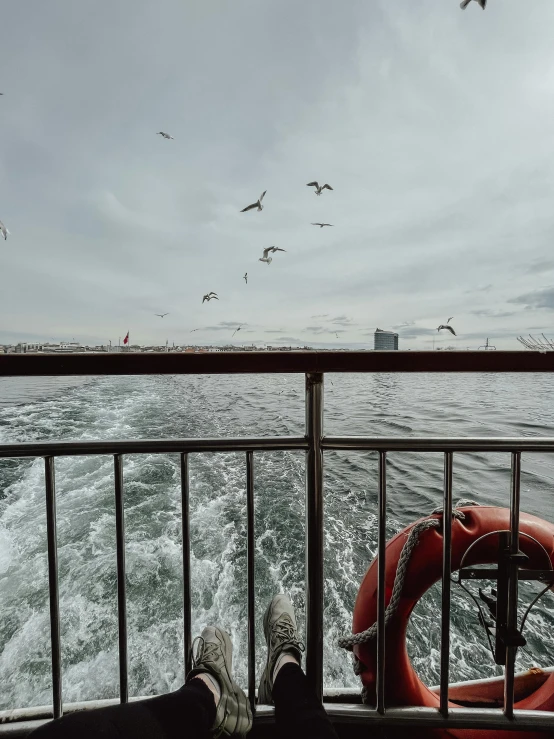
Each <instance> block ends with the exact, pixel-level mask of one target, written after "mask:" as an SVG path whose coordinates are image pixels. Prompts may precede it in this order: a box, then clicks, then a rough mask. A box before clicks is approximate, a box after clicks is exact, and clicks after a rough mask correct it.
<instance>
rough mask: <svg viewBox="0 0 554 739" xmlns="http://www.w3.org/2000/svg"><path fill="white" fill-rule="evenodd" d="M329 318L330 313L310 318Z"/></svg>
mask: <svg viewBox="0 0 554 739" xmlns="http://www.w3.org/2000/svg"><path fill="white" fill-rule="evenodd" d="M328 317H329V314H328V313H318V314H317V315H316V316H310V318H316V319H317V318H328Z"/></svg>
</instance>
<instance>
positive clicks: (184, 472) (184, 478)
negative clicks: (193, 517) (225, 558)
mask: <svg viewBox="0 0 554 739" xmlns="http://www.w3.org/2000/svg"><path fill="white" fill-rule="evenodd" d="M181 531H182V534H181V538H182V547H183V648H184V652H185V654H184V665H185V677H186V676H187V675H188V674H189V672H190V671H191V670H192V654H191V648H192V605H191V590H190V578H191V573H190V515H189V458H188V453H187V452H181Z"/></svg>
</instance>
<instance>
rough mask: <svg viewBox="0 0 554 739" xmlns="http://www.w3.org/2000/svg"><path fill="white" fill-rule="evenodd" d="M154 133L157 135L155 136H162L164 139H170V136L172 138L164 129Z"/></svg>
mask: <svg viewBox="0 0 554 739" xmlns="http://www.w3.org/2000/svg"><path fill="white" fill-rule="evenodd" d="M156 135H157V136H163V137H164V139H172V138H173V136H170V135H169V134H168V133H166V132H165V131H158V133H157V134H156Z"/></svg>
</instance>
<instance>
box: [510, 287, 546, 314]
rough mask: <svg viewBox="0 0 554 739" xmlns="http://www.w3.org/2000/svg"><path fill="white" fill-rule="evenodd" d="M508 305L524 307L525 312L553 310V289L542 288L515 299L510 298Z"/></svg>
mask: <svg viewBox="0 0 554 739" xmlns="http://www.w3.org/2000/svg"><path fill="white" fill-rule="evenodd" d="M508 303H518V304H521V305H524V306H525V308H526V309H527V310H532V309H540V308H546V309H547V310H554V287H544V288H542V289H540V290H533V291H532V292H529V293H525V294H524V295H519V296H518V297H517V298H511V299H510V300H508Z"/></svg>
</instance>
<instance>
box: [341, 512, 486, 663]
mask: <svg viewBox="0 0 554 739" xmlns="http://www.w3.org/2000/svg"><path fill="white" fill-rule="evenodd" d="M468 505H479V503H476V502H475V501H473V500H472V501H465V500H460V501H458V503H456V505H455V507H454V510H453V511H452V517H453V518H457V519H458V520H460V521H463V520H464V518H465V515H464V514H463V513H462V511H458V510H456V509H457V508H459V507H461V506H468ZM435 513H442V508H436V509H435V510H434V511H433V514H435ZM439 528H442V523H441V521H440V520H439V519H438V518H426V519H425V520H423V521H420V522H419V523H416V524H415V525H414V526H412V528H411V529H410V533H409V534H408V538H407V539H406V542H405V543H404V546H403V547H402V551H401V552H400V557H399V559H398V564H397V566H396V575H395V576H394V585H393V588H392V595H391V599H390V601H389V604H388V606H387V607H386V609H385V627H386V626H387V624H388V623H389V621H390V620H391V618H392V617H393V616H394V614H395V613H396V610H397V608H398V604H399V603H400V596H401V595H402V589H403V587H404V580H405V579H406V570H407V568H408V564H409V562H410V557H411V556H412V552H413V550H414V549H415V547H416V546H417V543H418V541H419V537H420V536H421V534H422V533H423V532H424V531H427V530H428V529H439ZM376 636H377V621H376V622H375V623H374V624H373V625H372V626H370V627H369V628H368V629H366V630H365V631H361V632H360V633H359V634H348V636H343V637H342V638H341V639H339V641H338V645H339V647H341V648H342V649H348V650H349V651H352V648H353V647H354V646H355V645H357V644H365V643H366V642H368V641H371V640H372V639H375V637H376ZM357 663H358V660H357V658H356V657H355V656H354V673H355V674H356V675H359V674H360V668H359V665H358V664H357Z"/></svg>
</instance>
